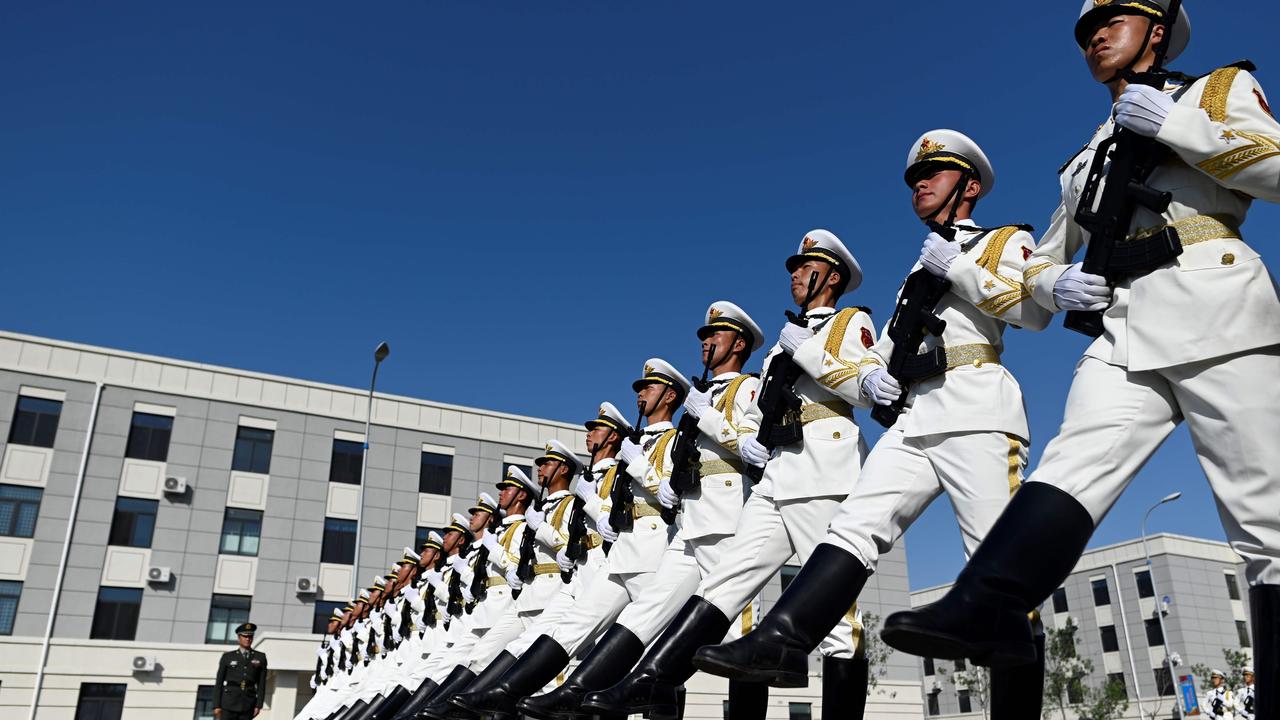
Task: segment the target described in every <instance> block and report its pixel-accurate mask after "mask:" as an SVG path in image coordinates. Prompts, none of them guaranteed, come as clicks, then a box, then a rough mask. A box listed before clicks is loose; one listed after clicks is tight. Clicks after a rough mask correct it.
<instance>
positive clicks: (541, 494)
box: [511, 483, 547, 598]
mask: <svg viewBox="0 0 1280 720" xmlns="http://www.w3.org/2000/svg"><path fill="white" fill-rule="evenodd" d="M539 485H540V486H541V489H540V490H539V491H538V501H537V502H536V503H534V505H533V507H534V509H535V510H541V509H542V501H543V499H544V498H545V497H546V496H547V485H546V483H539ZM536 536H537V533H536V532H534V531H533V528H531V527H529V522H528V521H527V520H526V521H525V525H524V534H523V535H521V536H520V561H519V562H518V563H517V564H516V577H518V578H520V582H522V583H524V584H525V585H528V584H529V583H531V582H533V578H534V577H536V576H537V568H535V567H534V560H536V559H537V556H536V555H535V554H534V549H533V548H534V541H535V540H536ZM511 597H512V598H518V597H520V591H519V590H513V591H511Z"/></svg>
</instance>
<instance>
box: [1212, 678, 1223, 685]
mask: <svg viewBox="0 0 1280 720" xmlns="http://www.w3.org/2000/svg"><path fill="white" fill-rule="evenodd" d="M1221 685H1222V678H1220V677H1218V676H1217V675H1214V676H1213V686H1214V687H1219V686H1221Z"/></svg>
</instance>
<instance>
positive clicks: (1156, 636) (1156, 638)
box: [1146, 618, 1164, 647]
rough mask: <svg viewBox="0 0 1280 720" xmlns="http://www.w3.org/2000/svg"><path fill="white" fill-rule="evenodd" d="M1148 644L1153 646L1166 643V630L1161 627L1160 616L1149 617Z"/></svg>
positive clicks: (1147, 621) (1147, 622)
mask: <svg viewBox="0 0 1280 720" xmlns="http://www.w3.org/2000/svg"><path fill="white" fill-rule="evenodd" d="M1146 625H1147V644H1148V645H1150V646H1151V647H1160V646H1161V645H1164V632H1163V631H1162V630H1161V629H1160V619H1159V618H1147V620H1146Z"/></svg>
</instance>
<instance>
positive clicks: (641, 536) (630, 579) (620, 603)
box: [544, 422, 678, 656]
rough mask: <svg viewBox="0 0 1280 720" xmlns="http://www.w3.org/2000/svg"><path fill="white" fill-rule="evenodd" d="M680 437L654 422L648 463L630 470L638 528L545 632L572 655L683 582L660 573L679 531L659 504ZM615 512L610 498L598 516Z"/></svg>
mask: <svg viewBox="0 0 1280 720" xmlns="http://www.w3.org/2000/svg"><path fill="white" fill-rule="evenodd" d="M675 434H676V432H675V427H674V426H672V424H671V423H669V422H660V423H653V424H652V425H649V426H648V427H646V428H645V429H644V430H643V432H642V437H641V441H640V446H641V449H642V450H643V452H644V455H643V460H639V459H638V460H637V461H636V462H635V463H633V464H630V465H628V466H627V473H628V474H629V475H630V476H631V478H632V483H631V488H632V503H633V511H632V518H633V528H632V530H631V531H630V532H623V533H619V535H618V540H617V542H615V543H613V547H612V549H610V550H609V559H608V561H607V562H606V563H605V566H604V569H603V570H602V571H600V572H597V573H596V574H595V576H594V577H593V578H592V579H591V580H590V582H588V583H586V584H585V585H584V586H583V587H582V589H581V590H580V591H579V593H578V597H577V598H576V602H574V603H573V605H572V607H571V608H569V609H568V611H567V612H566V613H565V614H564V616H563V617H562V618H561V619H560V622H559V623H558V624H557V625H555V626H553V627H548V628H545V629H544V632H545V633H546V634H547V635H550V636H551V638H552V639H553V640H555V641H556V642H557V643H559V645H560V647H562V648H564V649H565V651H566V652H567V653H569V655H570V656H577V655H580V654H582V651H583V650H584V649H585V648H586V647H587V646H588V645H589V643H590V642H591V641H592V640H593V639H595V638H596V637H597V636H599V635H600V633H602V632H604V631H605V629H606V628H608V627H609V626H610V625H612V624H613V623H614V621H616V620H617V619H618V616H619V615H620V614H621V613H622V611H623V609H624V608H626V607H627V605H628V604H629V603H631V602H633V601H635V600H636V599H638V598H640V597H641V596H643V595H644V594H646V593H659V594H664V595H665V594H666V593H669V592H670V591H671V590H672V589H673V586H674V585H675V584H676V583H677V582H678V578H663V577H661V576H659V575H658V574H657V570H658V566H659V565H660V564H661V562H662V555H663V552H664V551H665V550H666V549H667V545H668V543H670V541H671V538H672V537H673V536H674V534H675V528H672V527H669V526H668V525H667V524H666V522H664V521H663V520H662V518H661V517H660V513H661V507H662V506H661V505H659V504H658V500H657V492H658V485H659V483H661V481H662V480H661V479H662V477H664V473H665V474H666V475H668V476H669V475H670V473H671V444H672V440H673V439H674V438H675ZM615 480H616V477H615V476H613V475H607V476H606V478H605V479H604V480H603V481H602V485H601V488H600V492H599V494H600V495H602V496H606V497H607V496H608V495H610V494H611V493H612V491H613V481H615ZM606 486H607V487H606ZM611 509H612V505H611V504H609V502H608V501H607V500H605V501H603V502H602V503H601V506H600V508H599V510H598V512H599V513H601V514H603V515H606V516H607V515H608V513H609V512H610V510H611Z"/></svg>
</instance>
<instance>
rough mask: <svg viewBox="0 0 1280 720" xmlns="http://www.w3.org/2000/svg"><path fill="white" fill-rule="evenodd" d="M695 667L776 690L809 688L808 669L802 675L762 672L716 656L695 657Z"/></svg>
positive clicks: (777, 671) (770, 671)
mask: <svg viewBox="0 0 1280 720" xmlns="http://www.w3.org/2000/svg"><path fill="white" fill-rule="evenodd" d="M693 666H694V667H696V668H698V669H699V670H701V671H703V672H706V673H711V674H712V675H719V676H720V677H724V678H729V679H730V680H738V681H741V682H752V683H762V684H764V685H769V686H770V687H776V688H802V687H809V673H808V670H807V669H806V671H805V672H804V673H802V674H796V673H793V672H786V671H782V670H762V669H760V668H757V667H751V666H749V665H736V664H730V663H726V662H723V661H721V660H719V659H717V658H715V657H714V656H712V657H708V656H706V655H702V654H698V655H695V656H694V657H693Z"/></svg>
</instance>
